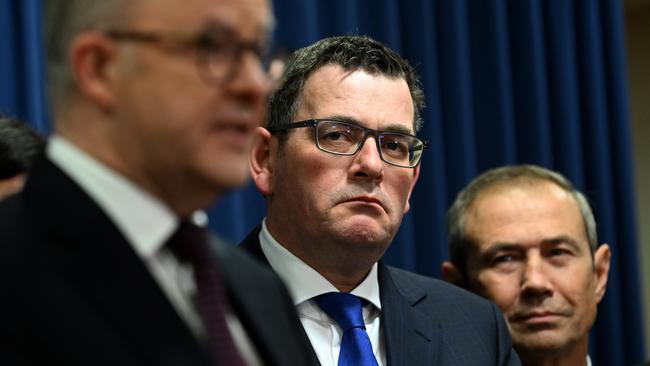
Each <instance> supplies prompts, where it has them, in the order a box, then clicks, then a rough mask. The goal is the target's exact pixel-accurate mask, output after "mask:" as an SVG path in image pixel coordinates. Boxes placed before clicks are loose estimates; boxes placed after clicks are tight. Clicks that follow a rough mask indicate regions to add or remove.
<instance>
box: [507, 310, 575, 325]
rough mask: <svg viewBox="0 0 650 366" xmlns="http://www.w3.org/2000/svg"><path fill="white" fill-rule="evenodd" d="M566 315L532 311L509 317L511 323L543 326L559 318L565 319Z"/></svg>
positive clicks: (558, 312) (547, 311)
mask: <svg viewBox="0 0 650 366" xmlns="http://www.w3.org/2000/svg"><path fill="white" fill-rule="evenodd" d="M566 316H567V314H565V313H564V312H560V311H550V310H534V311H527V312H521V313H515V314H514V315H513V316H511V317H510V321H511V322H519V323H527V324H543V323H552V322H555V321H557V320H559V318H563V317H566Z"/></svg>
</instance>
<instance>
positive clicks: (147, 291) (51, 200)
mask: <svg viewBox="0 0 650 366" xmlns="http://www.w3.org/2000/svg"><path fill="white" fill-rule="evenodd" d="M215 245H216V253H217V255H216V258H218V262H219V263H215V265H219V266H220V268H221V270H222V272H223V277H224V281H225V284H226V288H227V291H228V293H229V296H230V299H231V304H232V307H233V311H234V312H235V313H236V315H237V316H238V318H239V319H240V320H241V322H242V325H243V326H244V328H245V329H246V330H247V333H248V335H249V336H250V337H251V340H252V342H253V344H254V345H255V347H256V349H257V351H258V353H259V355H260V356H261V358H262V359H263V360H264V361H265V362H266V363H267V364H268V365H310V364H317V360H316V356H315V354H314V353H313V351H312V350H311V348H310V345H309V340H308V339H307V338H306V337H305V336H304V331H303V330H302V327H301V325H300V321H299V320H298V318H297V316H296V315H295V311H294V308H293V304H292V302H291V300H290V298H289V295H288V292H287V291H286V289H285V288H284V286H283V285H282V283H281V281H280V280H279V279H278V278H277V276H276V275H275V274H273V273H272V272H271V271H269V270H268V269H266V268H263V266H260V265H259V264H257V263H256V262H255V260H254V259H251V258H249V257H248V256H247V255H245V254H244V253H241V252H240V251H239V250H237V249H236V248H234V247H231V246H228V245H224V244H221V243H217V244H215ZM0 281H1V282H0V289H1V291H2V292H1V295H0V317H2V318H1V319H0V364H2V365H41V364H53V365H121V366H126V365H156V366H160V365H163V366H166V365H170V366H171V365H211V364H212V361H211V360H210V357H209V356H208V355H207V353H206V352H205V351H204V349H203V347H202V346H201V344H200V342H199V341H198V340H197V339H196V337H195V336H194V335H193V334H192V333H191V331H190V330H189V329H188V327H187V326H186V324H185V323H184V321H183V320H182V319H181V318H180V316H179V315H178V314H177V313H176V311H175V310H174V308H173V306H172V305H171V303H170V302H169V300H168V299H167V297H166V296H165V294H164V293H163V291H162V290H161V289H160V287H159V286H158V285H157V283H156V281H155V280H154V278H153V277H152V276H151V274H150V272H149V271H148V270H147V268H146V267H145V264H144V263H143V262H142V261H141V260H140V258H139V257H138V256H137V254H136V253H135V252H134V250H133V248H132V247H131V245H130V244H129V243H128V242H127V240H126V239H125V238H124V237H123V236H122V234H121V233H120V232H119V231H118V229H117V228H116V227H115V226H114V224H113V223H112V222H111V221H110V220H109V218H108V217H107V216H106V215H105V214H104V212H103V211H102V210H101V209H100V208H99V206H97V205H96V203H95V202H94V201H93V200H91V199H90V197H88V196H87V195H86V193H85V192H84V191H83V190H82V189H81V188H80V187H79V186H78V185H77V184H76V183H74V182H73V181H72V180H71V179H70V178H69V177H68V176H67V175H65V174H64V173H63V172H62V171H61V170H60V169H59V168H57V167H56V166H55V165H53V164H52V163H51V162H50V161H48V160H46V159H43V160H42V161H40V162H39V163H38V164H37V165H36V166H35V167H34V170H33V171H32V173H31V175H30V177H29V179H28V182H27V184H26V186H25V188H24V190H23V192H22V193H20V194H18V195H16V196H13V197H11V198H9V199H7V200H6V201H5V202H2V203H1V204H0Z"/></svg>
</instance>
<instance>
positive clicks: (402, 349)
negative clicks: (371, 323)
mask: <svg viewBox="0 0 650 366" xmlns="http://www.w3.org/2000/svg"><path fill="white" fill-rule="evenodd" d="M378 276H379V291H380V298H381V306H382V323H383V332H384V336H385V342H386V359H387V361H388V365H390V366H398V365H399V366H408V365H431V364H435V355H436V354H437V353H438V352H437V350H438V349H439V347H440V342H441V339H440V336H439V335H440V332H439V328H440V324H439V322H438V321H436V320H435V319H432V318H431V317H429V316H427V315H426V314H424V313H423V312H420V311H419V310H418V309H417V307H418V305H421V304H422V303H425V302H426V301H427V300H428V299H427V298H426V297H427V294H426V293H425V292H424V291H422V290H421V289H418V288H415V287H413V286H410V285H409V284H408V283H399V284H396V283H395V279H394V278H393V276H392V275H391V272H390V270H389V269H388V267H387V266H386V265H385V264H384V263H383V261H380V262H379V268H378Z"/></svg>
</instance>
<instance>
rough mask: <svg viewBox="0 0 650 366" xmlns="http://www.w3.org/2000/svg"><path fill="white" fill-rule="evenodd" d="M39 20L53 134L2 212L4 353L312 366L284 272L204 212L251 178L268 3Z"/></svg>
mask: <svg viewBox="0 0 650 366" xmlns="http://www.w3.org/2000/svg"><path fill="white" fill-rule="evenodd" d="M45 19H46V30H47V33H46V37H47V38H46V40H47V44H48V57H49V59H48V67H49V68H48V75H49V77H50V87H51V90H50V95H51V97H52V101H53V107H54V112H55V133H54V135H53V136H52V137H51V138H50V139H49V142H48V145H47V148H46V153H45V156H44V157H43V158H42V159H41V160H40V162H37V163H36V165H35V166H34V167H33V170H32V172H31V173H32V174H31V175H30V176H29V178H28V180H27V183H26V186H25V189H24V190H23V192H22V193H20V194H18V195H16V196H13V197H11V198H9V199H8V200H6V201H4V202H3V203H2V205H1V206H0V253H1V254H0V275H1V280H0V281H2V282H1V284H0V288H2V300H1V301H0V313H1V314H2V316H3V318H2V321H1V323H2V326H0V364H3V365H36V364H38V365H40V364H48V365H50V364H52V365H157V366H158V365H212V364H218V365H244V364H247V365H262V364H264V365H305V364H306V365H309V364H315V363H316V362H317V361H316V359H315V356H314V355H313V353H312V352H311V350H310V348H309V342H308V339H307V338H305V336H304V333H303V331H302V329H301V327H300V322H299V320H298V318H297V317H296V315H295V312H294V309H293V307H292V304H291V301H290V298H289V295H288V293H287V292H286V289H285V288H284V287H283V285H282V284H281V282H280V280H279V279H278V278H277V277H276V276H275V274H273V273H272V271H269V270H268V269H267V268H264V267H263V266H260V265H258V264H257V263H255V261H254V260H253V259H250V258H249V257H248V256H247V255H245V254H244V253H241V252H240V251H239V250H237V249H235V248H233V247H230V246H228V245H223V244H221V243H217V242H215V241H214V240H213V239H212V238H211V237H210V236H209V235H207V234H206V232H205V229H203V228H202V227H201V226H200V224H204V223H205V218H204V215H201V214H200V211H198V210H200V209H201V208H204V207H206V206H207V205H209V204H211V203H212V201H213V200H214V199H215V198H217V197H219V196H221V195H222V194H223V193H225V192H226V191H227V190H229V189H231V188H233V187H236V186H238V185H240V184H242V183H243V182H244V181H245V180H246V178H247V176H248V174H247V173H248V169H247V164H246V162H247V159H248V148H249V147H250V141H251V138H252V131H253V129H254V128H255V126H257V125H259V123H260V122H261V119H262V113H263V110H264V103H265V100H266V96H267V92H268V89H269V81H268V78H267V75H266V73H265V71H264V70H263V69H262V63H261V60H260V58H259V55H260V53H261V51H260V48H262V47H264V44H265V40H266V39H267V35H268V32H269V30H270V27H271V23H272V15H271V11H270V7H269V4H268V3H267V1H265V0H239V1H229V0H134V1H117V0H115V1H107V0H103V1H89V0H61V1H54V0H52V1H48V3H47V10H46V14H45ZM197 212H199V213H197Z"/></svg>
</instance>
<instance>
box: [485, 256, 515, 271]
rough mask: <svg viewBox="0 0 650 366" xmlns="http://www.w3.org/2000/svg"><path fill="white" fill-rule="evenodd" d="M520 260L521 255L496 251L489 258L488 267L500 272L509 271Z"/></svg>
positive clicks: (513, 268) (512, 269)
mask: <svg viewBox="0 0 650 366" xmlns="http://www.w3.org/2000/svg"><path fill="white" fill-rule="evenodd" d="M520 262H521V257H520V256H518V255H517V254H515V253H497V254H495V255H494V256H492V257H491V258H490V259H489V267H491V268H493V269H496V270H497V271H500V272H511V271H514V270H515V269H516V268H517V266H518V264H519V263H520Z"/></svg>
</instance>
